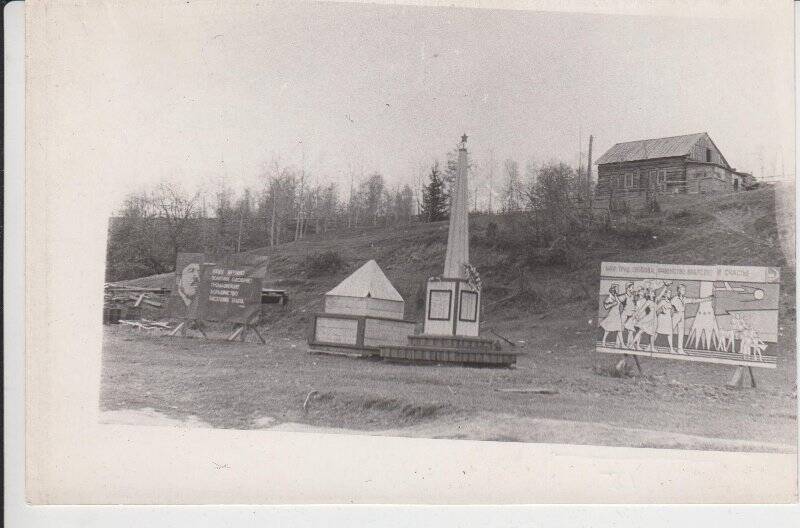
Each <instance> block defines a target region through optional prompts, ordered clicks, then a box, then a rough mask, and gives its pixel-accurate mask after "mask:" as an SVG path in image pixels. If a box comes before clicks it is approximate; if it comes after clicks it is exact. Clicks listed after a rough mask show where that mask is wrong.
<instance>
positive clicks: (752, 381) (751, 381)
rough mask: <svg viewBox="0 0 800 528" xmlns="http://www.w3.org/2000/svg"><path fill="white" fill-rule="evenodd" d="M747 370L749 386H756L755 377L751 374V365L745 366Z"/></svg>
mask: <svg viewBox="0 0 800 528" xmlns="http://www.w3.org/2000/svg"><path fill="white" fill-rule="evenodd" d="M747 371H748V372H749V373H750V386H751V387H752V388H754V389H755V388H756V377H755V376H753V367H747Z"/></svg>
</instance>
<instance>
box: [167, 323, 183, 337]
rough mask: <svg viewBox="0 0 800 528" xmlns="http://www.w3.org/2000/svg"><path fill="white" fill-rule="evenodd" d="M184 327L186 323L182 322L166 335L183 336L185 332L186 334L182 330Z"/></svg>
mask: <svg viewBox="0 0 800 528" xmlns="http://www.w3.org/2000/svg"><path fill="white" fill-rule="evenodd" d="M185 326H186V321H183V322H182V323H181V324H179V325H178V326H176V327H175V329H174V330H173V331H172V332H170V333H169V334H167V335H170V336H176V335H178V332H184V334H185V332H186V330H185V328H184V327H185Z"/></svg>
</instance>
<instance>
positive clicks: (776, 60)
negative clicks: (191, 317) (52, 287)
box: [83, 2, 794, 202]
mask: <svg viewBox="0 0 800 528" xmlns="http://www.w3.org/2000/svg"><path fill="white" fill-rule="evenodd" d="M156 5H157V4H156ZM203 7H204V9H197V8H193V7H192V4H189V3H186V4H183V3H180V4H178V3H165V4H163V7H156V8H154V9H153V10H149V11H147V12H146V13H145V14H143V15H142V13H141V11H140V12H139V13H137V14H138V15H140V16H138V17H133V16H130V17H129V16H124V13H123V12H122V10H120V11H119V12H115V11H109V12H108V13H107V15H106V17H107V23H106V25H105V26H104V27H103V29H102V30H96V29H95V28H93V27H92V28H85V31H88V32H90V33H91V32H94V31H97V33H96V34H91V35H90V36H91V37H92V39H94V40H93V42H94V44H95V45H94V46H93V47H92V49H91V51H90V52H89V54H90V56H89V57H87V60H90V61H95V62H93V63H92V64H95V66H94V67H88V68H87V69H85V70H83V71H84V73H85V74H87V77H85V78H84V79H83V82H85V83H87V86H90V87H91V88H89V90H90V95H91V98H92V100H93V101H95V102H97V103H98V106H97V108H98V111H99V114H100V115H98V116H94V117H92V118H91V119H89V118H87V119H88V121H87V122H86V123H85V124H86V125H88V126H94V127H95V130H97V131H98V134H100V135H101V137H102V146H103V148H102V152H101V153H98V154H96V155H98V156H100V158H99V159H98V160H97V161H98V163H97V164H96V165H97V166H98V167H101V168H102V170H104V171H107V173H108V174H110V175H113V181H114V182H117V183H116V184H115V185H113V186H112V190H111V191H110V192H109V199H111V200H116V201H117V202H118V201H119V200H120V199H121V193H123V192H127V191H129V190H131V189H135V188H141V187H144V186H148V185H152V184H153V183H155V182H157V181H162V180H167V181H178V182H181V183H182V184H184V185H185V186H187V187H188V188H193V187H195V186H205V187H207V188H208V187H213V185H215V182H217V181H218V180H219V179H220V178H221V177H223V178H224V179H225V181H226V182H227V183H228V184H229V185H232V186H233V187H234V188H241V187H242V186H245V185H258V183H259V177H260V175H262V174H264V173H265V171H266V170H267V168H268V167H269V166H270V164H271V163H273V162H274V161H278V162H279V163H280V164H282V165H292V166H294V167H301V166H302V167H305V170H306V171H307V174H309V179H310V182H311V183H315V182H316V183H327V182H334V181H337V182H339V185H340V187H341V188H343V189H346V188H348V187H349V185H350V174H351V173H352V174H354V178H355V181H356V182H358V180H359V179H360V178H361V177H362V174H363V175H364V176H363V177H364V178H366V177H367V176H368V175H369V174H370V173H372V172H374V171H378V172H380V173H381V174H383V175H384V177H385V178H386V180H387V182H388V184H389V186H390V187H395V186H399V185H402V184H404V183H409V184H411V185H412V186H416V184H417V182H418V177H419V174H420V172H422V171H426V170H427V169H428V167H429V166H430V164H431V163H432V162H433V161H434V160H436V159H439V160H440V161H443V160H444V159H445V157H446V154H447V152H448V151H450V150H452V149H453V148H454V147H455V146H456V144H457V142H458V141H459V139H460V136H461V135H462V134H463V133H466V134H467V135H468V136H469V140H468V145H467V146H468V149H469V151H470V156H471V158H472V161H473V163H475V164H476V166H477V169H476V174H475V177H476V179H482V178H484V177H485V175H486V173H487V171H488V166H489V162H490V160H494V163H495V167H496V168H495V174H496V176H495V178H496V179H497V178H499V177H500V176H499V174H500V171H501V167H502V162H503V160H505V159H506V158H513V159H515V160H516V161H518V162H519V164H520V166H521V167H524V166H525V164H526V162H528V161H535V162H537V163H540V164H541V163H544V162H548V161H553V160H560V161H565V162H567V163H570V164H572V165H575V164H577V163H578V160H579V152H583V157H584V159H585V156H586V150H587V143H588V136H589V135H590V134H592V135H593V136H594V146H593V157H594V159H595V160H596V159H597V158H598V157H599V156H600V155H601V154H602V153H603V152H605V151H606V150H607V149H608V148H609V147H611V146H612V145H613V144H614V143H616V142H620V141H630V140H636V139H643V138H653V137H665V136H672V135H679V134H689V133H695V132H703V131H707V132H708V133H709V134H710V135H711V137H712V139H713V140H714V141H715V143H716V144H717V146H718V147H719V148H720V150H721V151H722V152H723V154H724V155H725V157H726V158H727V160H728V161H729V163H731V165H733V166H735V167H736V168H737V169H739V170H744V171H748V172H753V173H755V174H756V175H757V176H758V175H761V174H762V171H763V172H764V173H766V174H774V173H781V172H782V171H783V172H786V173H793V172H794V170H793V160H794V85H793V82H794V81H793V68H792V67H793V55H792V44H793V40H792V25H791V20H782V19H780V18H774V16H773V18H771V19H766V18H762V16H761V15H762V14H763V12H759V14H758V15H757V16H756V15H755V14H754V16H751V17H746V18H739V19H707V18H688V17H686V16H681V17H663V16H661V17H651V16H629V15H598V14H580V13H552V12H531V11H510V10H489V9H464V8H452V7H436V8H435V7H418V6H397V5H391V6H390V5H369V4H367V5H364V4H361V5H354V4H336V3H325V4H314V3H305V2H302V3H289V4H284V3H279V4H274V3H266V4H245V3H224V4H223V3H220V2H216V3H215V2H206V3H204V5H203ZM683 14H685V13H683ZM784 18H785V17H784ZM583 163H585V161H584V162H583ZM497 185H498V184H495V186H497Z"/></svg>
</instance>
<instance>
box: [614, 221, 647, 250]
mask: <svg viewBox="0 0 800 528" xmlns="http://www.w3.org/2000/svg"><path fill="white" fill-rule="evenodd" d="M609 231H610V232H611V233H612V234H613V235H614V236H616V237H617V238H619V239H622V242H623V244H624V246H625V247H627V248H632V249H644V248H647V247H651V246H654V245H656V244H657V240H658V235H659V232H658V231H657V230H656V229H655V228H654V227H652V226H649V225H644V224H636V223H632V222H626V223H625V224H622V225H619V226H616V227H612V228H611V229H610V230H609Z"/></svg>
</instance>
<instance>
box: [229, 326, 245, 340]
mask: <svg viewBox="0 0 800 528" xmlns="http://www.w3.org/2000/svg"><path fill="white" fill-rule="evenodd" d="M242 331H244V326H243V325H242V326H238V327H236V330H234V331H233V333H232V334H231V335H229V336H228V341H233V340H235V339H236V338H237V337H239V335H240V334H241V333H242Z"/></svg>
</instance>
